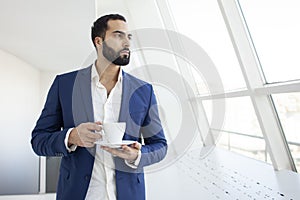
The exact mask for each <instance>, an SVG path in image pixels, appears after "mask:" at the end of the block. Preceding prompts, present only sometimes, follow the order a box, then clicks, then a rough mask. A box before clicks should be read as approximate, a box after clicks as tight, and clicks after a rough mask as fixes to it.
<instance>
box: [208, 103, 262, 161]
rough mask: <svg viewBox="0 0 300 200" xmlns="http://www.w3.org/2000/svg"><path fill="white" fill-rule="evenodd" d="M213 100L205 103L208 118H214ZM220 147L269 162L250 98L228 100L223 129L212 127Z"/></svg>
mask: <svg viewBox="0 0 300 200" xmlns="http://www.w3.org/2000/svg"><path fill="white" fill-rule="evenodd" d="M211 105H212V104H211V100H205V101H203V106H204V109H205V112H206V115H207V116H208V120H209V121H211V118H212V114H211V113H212V110H211V109H212V106H211ZM211 128H212V130H213V135H214V137H215V139H216V140H217V145H218V146H223V147H226V148H228V149H230V150H232V151H235V152H239V153H241V154H243V155H246V156H249V157H252V158H255V159H259V160H262V161H266V160H267V155H266V146H265V141H264V139H263V135H262V132H261V130H260V127H259V123H258V120H257V118H256V115H255V112H254V108H253V106H252V102H251V100H250V97H236V98H227V99H226V108H225V120H224V125H223V127H222V128H221V131H220V132H219V133H218V130H220V128H219V127H211Z"/></svg>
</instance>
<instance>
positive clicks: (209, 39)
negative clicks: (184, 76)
mask: <svg viewBox="0 0 300 200" xmlns="http://www.w3.org/2000/svg"><path fill="white" fill-rule="evenodd" d="M169 6H170V10H171V13H172V15H173V18H174V21H175V24H176V26H177V29H178V31H179V32H180V33H181V34H183V35H185V36H187V37H189V38H191V39H192V40H193V41H195V42H196V43H197V44H198V45H200V46H201V47H202V48H203V49H204V51H206V52H207V54H208V56H209V57H210V58H211V59H212V61H213V62H214V64H215V66H216V68H217V70H218V72H219V73H220V75H221V78H222V82H223V85H224V89H225V90H226V91H230V90H236V89H241V88H245V87H246V86H245V82H244V80H243V76H242V73H241V70H240V68H239V64H238V61H237V58H236V56H235V53H234V49H233V46H232V44H231V41H230V38H229V36H228V32H227V29H226V26H225V24H224V21H223V18H222V15H221V13H220V10H219V7H218V4H217V1H206V0H198V1H194V0H186V1H181V0H172V1H170V2H169ZM233 74H234V78H232V75H233ZM195 79H196V82H197V84H198V89H199V93H200V94H203V92H206V88H205V87H204V85H203V84H199V82H201V78H200V77H195Z"/></svg>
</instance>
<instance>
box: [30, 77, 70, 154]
mask: <svg viewBox="0 0 300 200" xmlns="http://www.w3.org/2000/svg"><path fill="white" fill-rule="evenodd" d="M62 127H63V119H62V110H61V104H60V101H59V76H56V78H55V80H54V82H53V84H52V86H51V88H50V90H49V92H48V95H47V100H46V103H45V106H44V108H43V110H42V113H41V115H40V117H39V119H38V121H37V123H36V126H35V128H34V129H33V131H32V137H31V145H32V148H33V150H34V152H35V153H36V154H37V155H39V156H64V155H67V154H68V151H67V149H66V147H65V143H64V139H65V136H66V133H67V131H68V129H62Z"/></svg>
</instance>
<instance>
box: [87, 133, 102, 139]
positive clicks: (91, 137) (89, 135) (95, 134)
mask: <svg viewBox="0 0 300 200" xmlns="http://www.w3.org/2000/svg"><path fill="white" fill-rule="evenodd" d="M86 137H87V138H89V139H94V140H98V139H101V138H102V136H101V135H100V134H99V133H93V132H89V133H88V134H87V135H86Z"/></svg>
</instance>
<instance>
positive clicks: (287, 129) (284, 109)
mask: <svg viewBox="0 0 300 200" xmlns="http://www.w3.org/2000/svg"><path fill="white" fill-rule="evenodd" d="M272 97H273V100H274V103H275V106H276V109H277V112H278V115H279V118H280V121H281V125H282V128H283V130H284V133H285V136H286V139H287V142H288V145H289V148H290V151H291V153H292V156H293V159H294V162H295V164H296V167H297V169H298V171H299V170H300V134H299V131H300V123H299V121H300V93H284V94H275V95H272Z"/></svg>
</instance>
